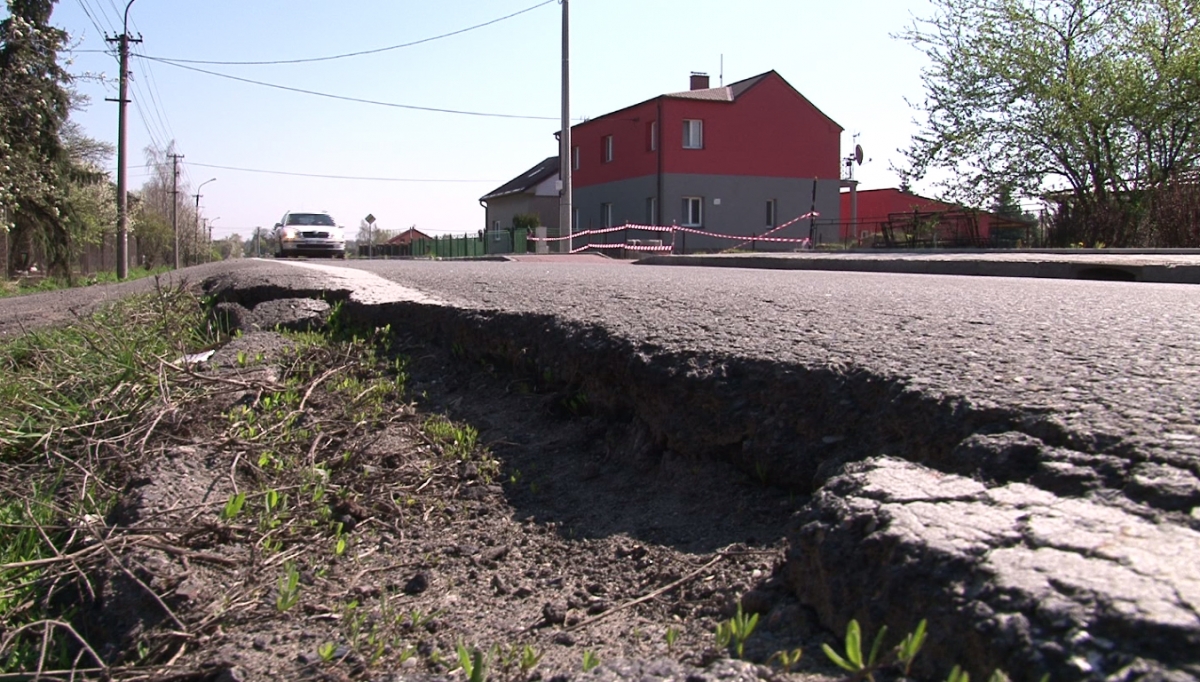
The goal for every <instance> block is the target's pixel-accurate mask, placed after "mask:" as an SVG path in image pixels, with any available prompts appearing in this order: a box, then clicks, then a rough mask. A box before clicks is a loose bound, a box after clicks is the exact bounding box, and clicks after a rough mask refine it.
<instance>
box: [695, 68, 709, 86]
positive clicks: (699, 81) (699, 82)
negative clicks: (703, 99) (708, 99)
mask: <svg viewBox="0 0 1200 682" xmlns="http://www.w3.org/2000/svg"><path fill="white" fill-rule="evenodd" d="M692 89H693V90H707V89H708V74H707V73H700V72H699V71H693V72H692Z"/></svg>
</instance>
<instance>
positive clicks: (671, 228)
mask: <svg viewBox="0 0 1200 682" xmlns="http://www.w3.org/2000/svg"><path fill="white" fill-rule="evenodd" d="M820 215H821V214H820V213H818V212H817V211H811V212H809V213H805V214H804V215H802V216H797V217H795V218H793V219H791V220H789V221H787V222H786V223H783V224H782V225H780V226H779V227H776V228H773V229H771V230H770V231H769V232H766V233H764V234H763V235H762V236H761V237H746V235H744V234H737V235H735V234H721V233H719V232H709V231H707V230H697V229H695V228H691V227H680V226H678V225H640V224H637V223H629V224H627V225H620V226H617V227H605V228H600V229H598V230H583V231H582V232H575V233H574V234H571V235H570V236H567V237H526V238H525V240H526V241H531V242H564V241H567V240H568V239H579V238H581V237H587V236H589V235H593V234H610V233H613V232H621V231H623V230H640V231H643V232H670V233H671V234H672V235H674V233H676V232H688V233H691V234H700V235H705V236H708V237H716V238H718V239H740V240H742V243H741V244H738V245H736V246H733V247H731V248H735V249H736V248H738V247H740V246H743V245H745V244H749V243H751V242H775V243H786V244H800V243H803V242H805V241H808V239H807V238H802V239H794V238H790V237H768V236H767V235H769V234H774V233H776V232H778V231H780V230H782V229H783V228H785V227H790V226H791V225H795V224H796V223H798V222H800V221H801V220H804V219H805V218H815V217H818V216H820ZM587 248H597V249H616V248H624V249H629V250H630V251H670V250H671V249H672V247H671V246H670V245H667V246H641V245H636V246H631V245H629V244H589V245H588V246H585V247H581V248H580V249H575V250H573V251H571V253H578V252H579V251H580V250H582V249H587Z"/></svg>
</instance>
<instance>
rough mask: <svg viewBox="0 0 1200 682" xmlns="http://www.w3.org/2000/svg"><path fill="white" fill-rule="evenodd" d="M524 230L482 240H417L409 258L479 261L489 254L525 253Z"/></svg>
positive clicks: (474, 237) (464, 237) (450, 237)
mask: <svg viewBox="0 0 1200 682" xmlns="http://www.w3.org/2000/svg"><path fill="white" fill-rule="evenodd" d="M528 236H529V230H527V229H523V228H522V229H514V230H500V231H495V232H489V233H488V234H486V235H485V236H483V237H480V236H479V235H470V234H464V235H462V236H456V235H449V234H448V235H444V236H441V237H432V238H430V239H416V240H413V243H412V255H413V256H415V257H418V258H420V257H426V258H479V257H481V256H488V255H492V254H503V253H525V252H526V250H527V249H528V248H529V246H528V242H527V240H526V237H528Z"/></svg>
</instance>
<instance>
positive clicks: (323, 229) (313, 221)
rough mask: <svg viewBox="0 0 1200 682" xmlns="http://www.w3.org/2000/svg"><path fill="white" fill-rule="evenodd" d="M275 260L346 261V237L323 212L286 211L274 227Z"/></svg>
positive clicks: (331, 218) (330, 217)
mask: <svg viewBox="0 0 1200 682" xmlns="http://www.w3.org/2000/svg"><path fill="white" fill-rule="evenodd" d="M275 240H276V243H278V244H279V250H278V251H277V252H276V253H275V257H276V258H292V257H295V256H327V257H329V258H345V257H346V236H345V234H344V232H343V230H342V228H341V227H339V226H338V224H337V223H336V222H335V221H334V219H333V217H332V216H330V215H329V214H328V213H326V212H325V211H307V212H306V211H288V212H287V213H284V214H283V218H282V219H281V220H280V221H279V222H277V223H275Z"/></svg>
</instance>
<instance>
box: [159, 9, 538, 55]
mask: <svg viewBox="0 0 1200 682" xmlns="http://www.w3.org/2000/svg"><path fill="white" fill-rule="evenodd" d="M557 1H558V0H546V1H545V2H541V3H538V4H536V5H534V6H533V7H526V8H525V9H523V10H521V11H519V12H513V13H512V14H509V15H506V16H503V17H500V18H499V19H492V20H491V21H485V22H484V23H482V24H476V25H474V26H470V27H467V28H462V29H459V30H457V31H451V32H450V33H443V34H441V35H437V36H433V37H430V38H422V39H421V40H414V41H413V42H411V43H402V44H400V45H391V46H389V47H380V48H376V49H373V50H362V51H360V52H347V53H345V54H335V55H330V56H328V57H309V58H307V59H276V60H270V61H258V62H235V61H209V60H203V59H173V58H165V57H157V58H155V59H161V60H162V61H164V62H174V63H175V64H176V65H178V64H211V65H214V66H266V65H274V64H306V63H309V62H327V61H331V60H334V59H345V58H347V57H361V56H363V55H368V54H378V53H380V52H388V51H390V50H399V49H401V48H404V47H412V46H414V45H420V44H422V43H430V42H433V41H435V40H441V39H442V38H449V37H451V36H456V35H459V34H462V33H466V32H468V31H474V30H475V29H478V28H483V27H485V26H491V25H492V24H498V23H500V22H501V21H506V20H508V19H512V18H513V17H517V16H520V15H522V14H525V13H526V12H532V11H533V10H535V9H537V8H539V7H544V6H546V5H549V4H551V3H554V2H557ZM143 56H144V55H143ZM146 58H147V59H150V57H146Z"/></svg>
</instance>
